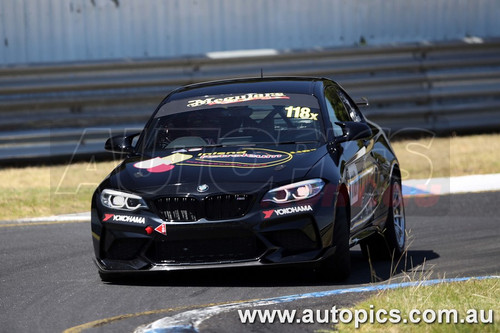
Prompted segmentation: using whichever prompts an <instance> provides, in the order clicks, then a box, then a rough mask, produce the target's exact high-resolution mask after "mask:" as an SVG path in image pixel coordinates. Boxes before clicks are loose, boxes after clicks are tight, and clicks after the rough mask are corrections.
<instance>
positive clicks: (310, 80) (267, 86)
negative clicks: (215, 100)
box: [167, 76, 328, 100]
mask: <svg viewBox="0 0 500 333" xmlns="http://www.w3.org/2000/svg"><path fill="white" fill-rule="evenodd" d="M325 80H328V79H325V78H317V77H287V76H280V77H264V78H237V79H229V80H219V81H210V82H201V83H195V84H191V85H187V86H183V87H180V88H178V89H176V90H174V91H173V92H172V93H171V94H170V95H169V96H168V97H167V99H168V100H176V99H182V98H189V97H195V96H205V95H222V94H234V93H241V92H253V93H269V92H283V93H289V94H292V93H300V94H311V95H312V94H313V92H314V90H315V87H316V86H317V85H318V84H322V83H323V82H324V81H325Z"/></svg>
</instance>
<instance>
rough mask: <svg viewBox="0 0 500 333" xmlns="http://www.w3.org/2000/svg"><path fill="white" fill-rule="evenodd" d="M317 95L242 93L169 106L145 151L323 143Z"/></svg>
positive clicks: (153, 124)
mask: <svg viewBox="0 0 500 333" xmlns="http://www.w3.org/2000/svg"><path fill="white" fill-rule="evenodd" d="M322 133H323V131H322V119H321V113H320V110H319V105H318V100H317V99H316V97H314V96H312V95H306V94H288V93H281V92H271V93H239V94H227V95H216V96H199V97H194V98H188V99H178V100H173V101H170V102H167V103H166V104H164V105H163V106H162V107H161V108H160V110H158V112H157V113H156V116H155V118H154V119H153V121H152V122H151V123H150V126H149V127H148V128H147V129H146V134H145V141H144V149H145V151H148V152H158V151H162V150H166V149H178V148H194V147H207V146H208V147H217V146H233V145H252V144H253V145H256V144H291V143H306V142H317V141H321V139H322V137H323V134H322Z"/></svg>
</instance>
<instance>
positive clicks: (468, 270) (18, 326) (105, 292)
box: [0, 192, 500, 332]
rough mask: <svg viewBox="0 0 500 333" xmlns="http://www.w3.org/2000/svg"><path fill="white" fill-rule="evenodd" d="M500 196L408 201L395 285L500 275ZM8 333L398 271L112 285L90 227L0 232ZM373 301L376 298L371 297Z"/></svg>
mask: <svg viewBox="0 0 500 333" xmlns="http://www.w3.org/2000/svg"><path fill="white" fill-rule="evenodd" d="M498 202H500V192H487V193H476V194H455V195H446V196H432V197H422V198H418V197H414V198H410V199H408V201H407V210H406V215H407V228H408V229H409V233H410V247H409V251H408V254H407V257H406V258H405V260H402V261H401V263H400V265H399V266H398V267H397V268H396V275H395V276H394V277H393V279H395V280H398V279H400V278H402V277H403V276H404V275H410V276H413V277H415V278H418V277H419V276H421V275H425V276H426V277H427V278H443V277H447V278H453V277H462V276H483V275H498V274H499V273H500V260H499V258H500V227H499V225H500V218H499V217H498ZM0 248H1V251H0V258H1V261H0V262H1V265H2V267H1V269H0V332H62V331H65V330H67V332H81V331H84V332H131V331H133V330H134V329H135V328H136V327H138V326H140V325H143V324H146V323H150V322H152V321H155V320H157V319H160V318H163V317H166V316H172V315H175V314H176V313H180V312H184V311H188V310H194V309H200V308H206V307H208V306H210V305H215V304H224V303H233V302H235V301H242V300H250V299H262V298H270V297H276V296H285V295H293V294H301V293H311V292H316V291H326V290H332V289H340V288H350V287H357V286H360V285H365V284H368V283H370V282H372V281H382V282H383V283H387V281H388V279H389V278H390V276H391V275H393V274H391V264H390V263H384V262H377V263H374V264H373V270H370V267H369V265H368V263H367V262H366V261H365V260H364V259H363V258H362V257H361V253H360V251H359V248H357V247H356V248H354V249H353V250H352V260H353V272H352V275H351V278H350V279H349V280H347V281H345V282H344V283H342V284H333V283H327V282H321V281H319V280H317V279H316V277H315V275H314V274H313V272H312V271H311V270H310V269H280V270H269V269H266V270H264V269H258V270H257V269H244V270H223V271H220V270H219V271H195V272H176V273H175V274H173V273H170V274H154V275H150V276H147V277H137V278H132V279H129V280H127V281H123V282H122V283H120V284H106V283H102V282H101V281H100V279H99V277H98V275H97V271H96V268H95V266H94V264H93V263H92V260H91V258H92V255H93V252H92V247H91V236H90V226H89V224H88V223H81V222H76V223H56V224H45V223H38V224H27V223H25V224H19V225H12V224H8V225H7V224H0ZM368 294H369V293H368ZM368 294H367V293H351V294H344V295H335V296H329V297H323V298H317V299H308V300H301V301H297V302H291V303H287V304H281V305H279V306H275V307H273V308H289V309H303V308H312V309H330V308H331V307H332V306H333V305H336V306H337V307H343V306H349V305H353V304H354V303H356V302H357V301H359V300H360V299H363V298H365V297H367V296H368ZM200 328H201V332H235V331H252V332H257V331H259V332H260V331H268V332H290V331H296V332H299V331H314V330H316V329H319V328H331V326H328V325H327V326H326V327H325V326H321V325H319V324H318V325H309V324H306V326H304V325H298V324H294V325H278V324H274V325H266V326H264V325H253V326H249V325H245V326H244V325H243V324H240V323H239V320H238V317H237V315H236V312H229V313H226V314H224V315H217V316H214V317H213V318H210V319H209V320H207V321H205V322H204V323H203V324H202V325H201V326H200Z"/></svg>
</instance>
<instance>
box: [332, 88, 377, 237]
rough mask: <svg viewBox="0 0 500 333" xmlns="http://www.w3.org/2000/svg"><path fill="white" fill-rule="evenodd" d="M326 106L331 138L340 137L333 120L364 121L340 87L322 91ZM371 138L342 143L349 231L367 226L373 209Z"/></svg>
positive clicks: (373, 180)
mask: <svg viewBox="0 0 500 333" xmlns="http://www.w3.org/2000/svg"><path fill="white" fill-rule="evenodd" d="M325 98H326V101H325V102H326V105H327V107H328V113H329V116H330V120H331V121H332V120H333V121H332V126H333V131H334V135H335V136H338V135H342V129H341V128H340V126H338V125H337V124H335V123H334V122H335V121H357V122H361V121H365V120H364V118H363V117H362V115H361V113H360V112H359V110H357V108H355V107H353V103H352V100H351V99H350V98H349V97H348V96H347V94H346V93H345V92H344V91H342V90H341V89H340V88H339V87H335V86H329V87H327V88H326V90H325ZM373 146H374V140H373V138H369V139H360V140H355V141H351V142H345V143H343V144H342V147H343V152H342V153H343V155H344V158H345V160H346V165H345V168H344V175H343V176H344V177H345V179H346V180H347V186H348V191H349V199H350V204H351V230H352V231H356V230H358V229H360V228H362V227H363V226H364V225H365V224H366V223H368V222H369V221H370V219H371V217H372V216H373V213H374V211H375V208H376V202H377V201H376V200H377V198H376V197H375V196H376V189H377V187H376V181H375V180H376V173H377V172H378V170H377V166H376V163H375V160H374V158H373V156H372V154H371V152H372V149H373Z"/></svg>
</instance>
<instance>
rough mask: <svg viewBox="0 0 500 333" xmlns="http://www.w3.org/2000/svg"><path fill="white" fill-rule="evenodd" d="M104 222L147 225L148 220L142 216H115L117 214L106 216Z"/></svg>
mask: <svg viewBox="0 0 500 333" xmlns="http://www.w3.org/2000/svg"><path fill="white" fill-rule="evenodd" d="M102 221H103V222H108V221H113V222H128V223H137V224H144V223H146V218H144V217H141V216H129V215H115V214H104V218H103V219H102Z"/></svg>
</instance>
